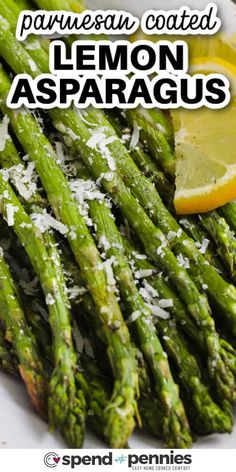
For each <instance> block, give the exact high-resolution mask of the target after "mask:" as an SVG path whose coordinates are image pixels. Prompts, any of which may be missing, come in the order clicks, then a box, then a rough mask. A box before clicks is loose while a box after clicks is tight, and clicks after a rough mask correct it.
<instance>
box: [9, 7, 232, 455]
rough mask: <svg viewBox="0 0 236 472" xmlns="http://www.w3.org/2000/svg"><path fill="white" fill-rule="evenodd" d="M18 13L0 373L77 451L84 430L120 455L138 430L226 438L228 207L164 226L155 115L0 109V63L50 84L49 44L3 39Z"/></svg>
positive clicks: (162, 151)
mask: <svg viewBox="0 0 236 472" xmlns="http://www.w3.org/2000/svg"><path fill="white" fill-rule="evenodd" d="M35 3H36V4H37V5H35V7H37V6H38V7H40V8H47V9H49V10H50V9H51V10H53V9H66V10H70V9H72V10H73V11H75V12H76V11H77V12H78V11H81V9H82V5H81V4H80V2H79V1H75V0H73V1H67V0H56V1H54V0H50V1H48V0H47V2H44V1H43V0H37V2H35ZM27 5H28V2H27V0H26V1H25V0H24V1H23V2H22V5H20V6H19V3H18V2H14V1H13V0H4V1H3V0H0V10H1V15H2V16H1V17H0V56H1V58H2V59H3V61H2V66H1V69H0V112H1V114H2V117H1V123H0V167H1V169H0V213H1V215H2V218H3V219H2V220H1V221H0V235H1V239H0V246H1V254H0V283H1V290H0V308H1V309H0V367H1V368H2V369H4V370H5V371H7V372H9V373H11V374H14V375H15V374H18V373H19V375H20V376H21V377H22V379H23V381H24V383H25V385H26V388H27V390H28V392H29V396H30V398H31V401H32V403H33V405H34V407H35V409H36V411H37V412H38V413H39V414H40V415H42V416H43V417H44V418H45V419H46V420H47V421H48V422H49V425H50V427H51V428H52V429H53V428H58V429H59V430H60V431H61V433H62V435H63V436H64V438H65V441H66V442H67V444H68V445H69V446H72V447H81V445H82V442H83V436H84V427H85V421H87V422H88V424H90V425H91V427H92V428H93V429H94V430H95V431H96V433H97V434H98V435H99V436H101V437H102V438H103V439H104V440H105V441H106V442H107V443H108V444H109V445H110V446H111V447H115V448H118V447H126V445H127V443H128V439H129V437H130V435H131V434H132V431H133V429H134V427H135V426H136V425H137V426H138V427H140V428H141V427H143V428H145V429H146V430H148V431H149V432H151V433H152V434H154V435H155V436H156V437H158V438H161V439H162V440H163V443H164V445H165V446H167V447H177V448H183V447H189V446H191V443H192V437H193V435H194V434H196V433H197V434H210V433H215V432H218V433H224V432H230V431H231V430H232V426H233V415H232V407H233V402H234V400H235V398H236V350H235V349H234V346H235V337H236V288H235V286H234V283H235V257H236V252H235V235H234V232H233V231H234V230H235V224H234V223H235V220H236V217H235V215H236V210H235V206H234V204H233V203H232V204H228V205H226V206H225V207H224V208H222V209H219V211H214V212H211V213H209V214H205V215H199V217H195V218H193V217H191V218H190V217H186V218H184V219H183V218H179V217H177V216H176V215H175V212H174V209H173V191H174V169H175V157H174V132H173V129H172V124H171V120H170V119H169V117H168V116H167V115H164V114H163V113H162V112H161V111H159V110H152V111H150V110H143V109H142V108H138V109H136V110H129V111H124V112H122V113H121V114H120V113H119V112H117V111H116V110H113V111H112V112H109V114H107V115H105V113H103V112H102V111H100V110H94V109H91V108H90V109H87V110H86V111H81V110H80V111H79V110H75V109H72V108H71V109H68V110H60V109H53V110H51V111H50V112H49V113H48V116H43V117H42V116H40V115H38V114H32V113H31V112H29V111H28V110H26V109H24V108H21V109H19V110H14V111H13V110H10V109H8V108H7V106H6V96H7V94H8V92H9V90H10V87H11V79H10V74H9V69H8V72H7V70H6V64H7V66H8V68H10V69H11V71H12V72H13V73H15V74H18V73H28V74H31V75H32V76H33V77H35V76H37V75H38V74H39V73H41V72H48V46H49V44H48V41H47V40H45V39H42V40H40V41H38V42H37V43H35V41H34V38H31V37H29V38H28V39H27V41H26V42H24V44H20V43H18V42H17V41H16V39H15V36H14V30H15V26H16V22H17V17H18V14H19V12H20V10H21V7H23V6H24V7H25V6H27ZM28 8H30V5H29V6H28ZM32 61H33V62H32ZM32 64H33V66H32ZM25 154H26V155H25Z"/></svg>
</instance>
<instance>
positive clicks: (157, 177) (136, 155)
mask: <svg viewBox="0 0 236 472" xmlns="http://www.w3.org/2000/svg"><path fill="white" fill-rule="evenodd" d="M106 116H107V118H108V120H109V122H110V123H111V125H112V126H113V128H114V130H115V131H116V133H117V136H119V138H121V139H122V141H123V142H124V144H125V146H126V147H127V148H128V149H129V152H130V155H131V157H132V159H133V160H134V162H135V163H136V164H137V166H138V167H139V168H140V169H141V170H142V172H143V173H144V175H146V176H147V177H149V178H150V179H151V181H152V182H153V183H154V184H155V186H156V187H157V188H158V191H159V193H160V195H161V197H162V198H163V200H164V201H165V202H168V203H169V205H171V202H172V203H173V197H174V190H173V186H172V184H171V183H170V181H169V180H168V179H167V178H166V176H165V174H164V173H163V172H162V171H161V170H160V169H159V168H158V167H157V165H156V163H155V162H154V161H153V160H152V158H151V157H150V155H149V154H147V153H146V152H145V151H144V150H143V149H142V147H141V146H140V143H139V144H138V145H136V146H135V147H134V148H130V142H131V139H132V136H131V129H130V128H127V123H126V122H125V120H124V121H123V122H122V115H117V114H116V115H115V114H114V112H113V111H111V110H107V111H106Z"/></svg>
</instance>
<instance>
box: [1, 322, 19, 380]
mask: <svg viewBox="0 0 236 472" xmlns="http://www.w3.org/2000/svg"><path fill="white" fill-rule="evenodd" d="M12 351H13V350H12V349H11V348H10V344H9V345H8V344H7V342H6V341H5V339H4V334H3V332H2V330H1V329H0V368H1V369H2V370H4V371H5V372H7V373H8V374H13V375H18V365H17V360H16V357H15V355H14V353H13V352H12Z"/></svg>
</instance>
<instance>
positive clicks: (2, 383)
mask: <svg viewBox="0 0 236 472" xmlns="http://www.w3.org/2000/svg"><path fill="white" fill-rule="evenodd" d="M207 3H209V1H206V0H198V2H197V4H196V0H191V1H186V0H185V1H183V0H182V1H180V0H169V1H168V8H169V9H170V8H178V7H180V6H182V5H183V4H185V5H189V6H191V7H192V8H198V9H201V8H203V7H204V6H205V5H206V4H207ZM215 3H217V4H218V5H219V9H220V12H221V17H222V18H223V25H224V30H225V31H226V32H227V33H228V34H232V33H234V32H236V7H235V5H233V3H232V2H231V1H230V0H224V1H223V0H218V1H216V2H215ZM87 4H88V5H89V6H91V7H93V8H94V9H96V8H104V9H105V8H118V9H122V8H123V9H126V8H127V0H112V2H111V0H88V1H87ZM128 5H129V9H130V11H132V12H133V13H134V14H136V15H141V14H142V13H143V12H144V11H145V10H147V9H149V8H155V9H158V8H166V6H167V2H166V0H145V2H142V1H141V0H129V2H128ZM226 59H227V58H226ZM129 444H130V447H133V448H144V449H145V448H155V447H161V444H160V443H159V442H158V441H157V440H156V439H155V438H153V437H151V436H149V435H147V434H144V433H140V432H135V433H134V434H133V436H132V438H131V439H130V442H129ZM235 444H236V431H235V430H234V432H233V433H232V434H231V435H226V434H224V435H213V436H209V437H203V438H200V439H198V441H197V442H196V443H195V444H194V448H204V449H208V448H215V449H218V448H225V449H226V448H228V449H230V448H232V449H233V448H235ZM84 446H85V447H86V448H105V447H106V445H105V444H104V443H103V442H102V441H100V440H99V439H98V438H97V437H95V436H94V435H93V434H92V433H90V432H89V431H88V432H87V434H86V440H85V445H84ZM63 447H65V444H64V442H63V440H62V439H61V437H60V436H59V434H56V433H55V434H50V433H49V432H48V431H47V425H46V424H45V423H43V421H41V420H40V419H39V418H38V417H37V416H36V414H35V413H34V411H33V410H32V408H31V406H30V403H29V399H28V397H27V394H26V391H25V389H24V386H23V385H22V384H21V383H20V382H19V381H17V380H15V379H13V378H11V377H10V376H8V375H5V374H4V373H2V372H0V448H31V449H35V448H47V449H56V448H63Z"/></svg>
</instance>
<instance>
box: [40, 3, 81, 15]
mask: <svg viewBox="0 0 236 472" xmlns="http://www.w3.org/2000/svg"><path fill="white" fill-rule="evenodd" d="M35 3H36V5H38V7H39V8H42V9H45V10H65V11H73V12H74V13H81V12H82V11H83V10H84V8H85V7H84V2H83V1H82V0H49V1H48V0H40V1H35Z"/></svg>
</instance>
